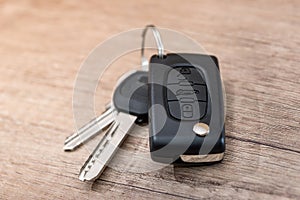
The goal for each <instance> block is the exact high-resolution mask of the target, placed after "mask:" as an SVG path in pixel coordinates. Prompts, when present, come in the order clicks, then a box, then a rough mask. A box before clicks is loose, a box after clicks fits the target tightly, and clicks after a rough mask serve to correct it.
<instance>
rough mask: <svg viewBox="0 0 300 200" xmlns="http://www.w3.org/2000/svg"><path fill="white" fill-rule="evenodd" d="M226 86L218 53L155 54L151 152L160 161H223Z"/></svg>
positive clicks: (151, 68) (151, 83) (151, 81)
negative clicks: (224, 89)
mask: <svg viewBox="0 0 300 200" xmlns="http://www.w3.org/2000/svg"><path fill="white" fill-rule="evenodd" d="M222 89H223V88H222V81H221V77H220V71H219V67H218V60H217V58H216V57H214V56H208V55H200V54H167V55H166V56H165V57H164V58H159V57H158V56H157V55H154V56H152V58H151V60H150V64H149V95H148V96H149V132H150V137H149V139H150V152H151V157H152V159H153V160H154V161H157V162H163V163H174V164H175V163H190V164H199V163H201V164H203V163H213V162H218V161H221V160H222V159H223V155H224V151H225V126H224V102H223V90H222Z"/></svg>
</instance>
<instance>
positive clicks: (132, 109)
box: [113, 71, 148, 124]
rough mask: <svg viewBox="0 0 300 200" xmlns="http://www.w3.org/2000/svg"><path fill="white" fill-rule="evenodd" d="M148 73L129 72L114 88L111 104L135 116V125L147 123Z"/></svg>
mask: <svg viewBox="0 0 300 200" xmlns="http://www.w3.org/2000/svg"><path fill="white" fill-rule="evenodd" d="M147 83H148V73H147V72H146V71H131V72H129V73H128V74H125V75H124V78H123V79H122V78H121V82H120V83H119V84H118V87H117V88H115V92H114V96H113V103H114V106H115V107H116V108H117V109H118V110H119V111H122V112H125V113H129V114H132V115H135V116H137V117H138V118H137V120H136V123H138V124H144V123H147V122H148V84H147Z"/></svg>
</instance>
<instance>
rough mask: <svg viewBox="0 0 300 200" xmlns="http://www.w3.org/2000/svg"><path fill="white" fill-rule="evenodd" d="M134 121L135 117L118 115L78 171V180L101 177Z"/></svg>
mask: <svg viewBox="0 0 300 200" xmlns="http://www.w3.org/2000/svg"><path fill="white" fill-rule="evenodd" d="M136 119H137V117H136V116H133V115H129V114H126V113H122V112H120V113H118V116H117V117H116V119H115V122H113V124H112V125H111V127H110V128H109V129H108V130H107V133H106V134H105V136H104V137H103V138H102V140H101V141H100V143H99V144H98V145H97V147H96V149H95V150H94V152H93V153H92V154H91V155H90V157H89V159H88V160H87V161H86V162H85V164H84V165H83V167H82V169H81V170H80V174H79V179H80V180H81V181H90V180H95V179H97V178H98V177H99V176H100V175H101V173H102V172H103V170H104V169H105V167H106V166H107V165H108V163H109V161H110V160H111V159H112V157H113V156H114V154H115V153H116V151H117V150H118V147H120V146H121V144H122V142H123V141H124V139H125V138H126V136H127V133H128V132H129V131H130V129H131V128H132V127H133V125H134V122H135V120H136Z"/></svg>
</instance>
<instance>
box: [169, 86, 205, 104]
mask: <svg viewBox="0 0 300 200" xmlns="http://www.w3.org/2000/svg"><path fill="white" fill-rule="evenodd" d="M182 97H192V98H194V99H195V100H197V99H198V100H199V101H207V91H206V86H205V85H193V86H190V85H178V84H174V85H173V84H172V85H167V99H168V101H176V100H180V99H181V98H182Z"/></svg>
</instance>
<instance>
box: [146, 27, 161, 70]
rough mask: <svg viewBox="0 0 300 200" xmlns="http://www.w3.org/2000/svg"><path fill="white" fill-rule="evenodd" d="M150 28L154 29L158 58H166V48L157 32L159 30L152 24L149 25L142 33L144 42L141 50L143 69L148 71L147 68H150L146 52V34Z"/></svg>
mask: <svg viewBox="0 0 300 200" xmlns="http://www.w3.org/2000/svg"><path fill="white" fill-rule="evenodd" d="M149 28H151V29H152V33H153V35H154V38H155V41H156V45H157V50H158V57H159V58H163V57H164V46H163V43H162V40H161V37H160V33H159V31H158V30H157V28H156V27H155V26H154V25H152V24H151V25H147V26H146V27H145V29H144V30H143V33H142V38H143V40H142V48H141V61H142V69H144V70H147V68H148V59H147V58H146V57H145V55H144V52H145V40H146V33H147V31H148V29H149Z"/></svg>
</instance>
